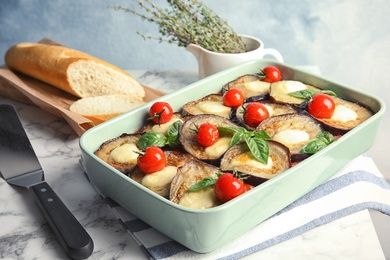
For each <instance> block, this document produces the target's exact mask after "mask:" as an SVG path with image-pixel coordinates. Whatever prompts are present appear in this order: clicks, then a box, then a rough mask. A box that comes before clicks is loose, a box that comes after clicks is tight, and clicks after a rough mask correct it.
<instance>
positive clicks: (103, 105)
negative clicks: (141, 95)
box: [69, 95, 145, 125]
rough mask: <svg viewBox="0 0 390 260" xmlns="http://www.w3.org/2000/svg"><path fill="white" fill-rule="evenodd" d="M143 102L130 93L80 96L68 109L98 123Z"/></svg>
mask: <svg viewBox="0 0 390 260" xmlns="http://www.w3.org/2000/svg"><path fill="white" fill-rule="evenodd" d="M144 103H145V102H144V101H143V100H141V99H135V98H134V97H133V96H130V95H104V96H97V97H86V98H81V99H79V100H77V101H76V102H74V103H73V104H72V105H71V106H70V108H69V110H70V111H72V112H75V113H77V114H80V115H82V116H84V117H86V118H88V119H90V120H91V121H92V122H93V123H94V124H95V125H98V124H100V123H102V122H104V121H107V120H109V119H111V118H113V117H116V116H118V115H120V114H123V113H125V112H127V111H129V110H131V109H133V108H135V107H137V106H140V105H142V104H144Z"/></svg>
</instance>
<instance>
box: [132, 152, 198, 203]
mask: <svg viewBox="0 0 390 260" xmlns="http://www.w3.org/2000/svg"><path fill="white" fill-rule="evenodd" d="M164 154H165V156H166V158H167V162H166V165H165V168H164V169H162V170H161V171H158V172H155V173H151V174H145V173H143V172H142V171H141V170H140V169H139V168H138V167H135V168H134V170H133V171H132V172H131V173H130V174H128V176H129V177H130V178H131V179H133V180H135V181H136V182H138V183H140V184H142V185H143V186H145V187H146V188H148V189H150V190H151V191H154V192H155V193H157V194H159V195H161V196H163V197H166V198H168V197H169V190H170V187H171V181H172V178H173V177H174V176H175V175H176V173H177V169H178V168H179V167H181V166H183V165H184V164H185V163H187V162H189V161H192V160H194V159H195V158H194V157H193V156H191V155H189V154H187V153H180V152H176V151H164Z"/></svg>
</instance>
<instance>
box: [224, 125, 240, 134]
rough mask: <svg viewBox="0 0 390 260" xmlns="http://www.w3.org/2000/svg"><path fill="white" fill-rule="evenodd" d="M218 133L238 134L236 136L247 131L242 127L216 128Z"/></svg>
mask: <svg viewBox="0 0 390 260" xmlns="http://www.w3.org/2000/svg"><path fill="white" fill-rule="evenodd" d="M218 131H221V132H233V133H236V134H237V133H238V134H243V133H245V132H246V131H247V130H246V129H245V128H243V127H230V126H218Z"/></svg>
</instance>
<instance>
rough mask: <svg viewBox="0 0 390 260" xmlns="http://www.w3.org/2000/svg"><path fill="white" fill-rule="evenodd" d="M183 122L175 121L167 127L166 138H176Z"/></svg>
mask: <svg viewBox="0 0 390 260" xmlns="http://www.w3.org/2000/svg"><path fill="white" fill-rule="evenodd" d="M182 124H183V122H182V121H181V120H177V121H176V122H175V123H173V124H172V125H170V126H169V128H168V130H167V135H168V136H178V135H179V130H180V127H181V125H182Z"/></svg>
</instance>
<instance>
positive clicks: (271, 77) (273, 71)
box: [262, 66, 282, 83]
mask: <svg viewBox="0 0 390 260" xmlns="http://www.w3.org/2000/svg"><path fill="white" fill-rule="evenodd" d="M263 72H264V74H265V77H264V78H263V79H262V81H265V82H269V83H273V82H277V81H281V80H282V73H281V72H280V70H279V69H278V68H277V67H275V66H267V67H265V68H264V69H263Z"/></svg>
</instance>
